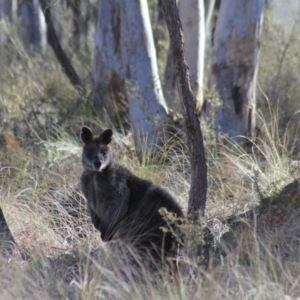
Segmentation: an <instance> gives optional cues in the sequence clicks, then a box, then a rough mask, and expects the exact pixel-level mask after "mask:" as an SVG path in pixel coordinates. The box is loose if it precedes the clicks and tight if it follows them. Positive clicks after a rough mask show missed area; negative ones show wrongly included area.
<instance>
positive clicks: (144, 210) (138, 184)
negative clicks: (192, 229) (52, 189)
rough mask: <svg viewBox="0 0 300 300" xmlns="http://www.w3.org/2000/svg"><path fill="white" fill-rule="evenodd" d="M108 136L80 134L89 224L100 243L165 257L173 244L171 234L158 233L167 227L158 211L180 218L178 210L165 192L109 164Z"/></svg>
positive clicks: (124, 169) (85, 131)
mask: <svg viewBox="0 0 300 300" xmlns="http://www.w3.org/2000/svg"><path fill="white" fill-rule="evenodd" d="M111 136H112V131H111V130H110V129H107V130H105V131H104V132H103V133H102V134H100V135H99V136H97V137H95V136H94V135H93V134H92V132H91V130H90V129H89V128H87V127H83V128H82V131H81V139H82V141H83V143H84V146H83V152H82V163H83V167H84V171H83V173H82V176H81V185H82V192H83V194H84V196H85V198H86V199H87V203H88V209H89V211H90V214H91V219H92V222H93V224H94V226H95V227H96V228H97V229H98V230H99V231H100V232H101V238H102V240H103V241H110V240H111V239H112V238H116V237H117V238H119V239H121V240H123V241H126V242H130V243H131V244H132V245H134V246H135V247H136V248H137V249H139V250H146V251H147V252H150V254H151V255H152V256H154V257H157V256H159V255H160V254H161V253H164V254H168V253H169V252H170V250H171V248H172V244H173V242H174V241H173V236H172V234H171V233H169V232H168V233H163V231H162V230H161V227H166V228H167V227H168V226H167V223H166V221H165V220H164V218H163V217H162V215H161V214H160V212H159V209H160V208H165V209H166V210H167V211H169V212H171V213H174V214H175V215H176V216H178V217H183V213H182V210H181V208H180V207H179V205H178V204H177V203H176V201H175V200H174V199H173V198H172V197H171V196H170V195H169V194H168V193H167V192H166V191H165V190H163V189H162V188H160V187H159V186H157V185H154V184H153V183H152V182H150V181H148V180H144V179H141V178H138V177H137V176H135V175H134V174H132V173H131V172H130V171H129V170H127V169H126V168H124V167H122V166H120V165H118V164H116V163H115V162H114V161H113V159H112V154H111V151H110V148H109V143H110V142H111Z"/></svg>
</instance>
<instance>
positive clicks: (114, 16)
mask: <svg viewBox="0 0 300 300" xmlns="http://www.w3.org/2000/svg"><path fill="white" fill-rule="evenodd" d="M121 47H122V45H121V27H120V5H119V2H118V0H102V1H101V2H100V6H99V10H98V21H97V27H96V42H95V52H94V65H93V75H92V78H93V94H94V101H95V104H96V105H97V106H99V107H102V108H104V110H105V111H106V113H107V115H108V116H109V118H110V119H111V120H116V116H117V115H118V105H117V104H116V101H117V97H118V94H122V93H125V85H124V82H125V71H124V67H123V61H122V53H121Z"/></svg>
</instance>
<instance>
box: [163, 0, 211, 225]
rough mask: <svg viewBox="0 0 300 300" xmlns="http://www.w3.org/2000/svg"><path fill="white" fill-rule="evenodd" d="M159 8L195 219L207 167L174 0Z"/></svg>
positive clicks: (201, 202)
mask: <svg viewBox="0 0 300 300" xmlns="http://www.w3.org/2000/svg"><path fill="white" fill-rule="evenodd" d="M163 10H164V13H165V18H166V23H167V27H168V30H169V35H170V43H171V48H172V51H173V59H174V65H175V70H176V77H177V80H178V83H179V85H178V87H179V94H180V97H181V99H182V101H183V104H184V105H183V109H184V111H183V113H184V118H185V125H186V134H187V139H188V147H189V151H190V163H191V189H190V195H189V203H188V216H189V217H190V218H191V219H192V220H194V221H196V220H197V218H198V211H199V210H202V211H204V209H205V204H206V194H207V167H206V160H205V152H204V145H203V138H202V132H201V128H200V122H199V119H198V116H197V113H196V103H195V100H194V97H193V94H192V90H191V84H190V77H189V69H188V66H187V63H186V60H185V56H184V43H183V32H182V26H181V22H180V19H179V14H178V9H177V6H176V0H163Z"/></svg>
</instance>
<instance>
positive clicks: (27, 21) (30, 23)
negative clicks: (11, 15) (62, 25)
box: [18, 0, 47, 52]
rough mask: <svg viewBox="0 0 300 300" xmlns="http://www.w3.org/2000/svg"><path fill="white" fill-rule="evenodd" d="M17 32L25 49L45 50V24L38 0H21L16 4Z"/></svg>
mask: <svg viewBox="0 0 300 300" xmlns="http://www.w3.org/2000/svg"><path fill="white" fill-rule="evenodd" d="M18 17H19V18H20V24H19V26H18V32H19V36H20V38H21V40H22V41H23V43H24V46H25V49H27V50H29V51H30V50H32V49H33V48H40V49H42V51H43V52H45V47H46V44H45V41H46V40H47V39H46V31H45V28H46V25H45V19H44V17H43V13H42V11H41V9H40V5H39V1H38V0H22V1H20V4H19V6H18Z"/></svg>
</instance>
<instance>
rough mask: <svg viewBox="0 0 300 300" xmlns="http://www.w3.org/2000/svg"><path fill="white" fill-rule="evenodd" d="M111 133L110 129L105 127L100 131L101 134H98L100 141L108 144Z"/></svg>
mask: <svg viewBox="0 0 300 300" xmlns="http://www.w3.org/2000/svg"><path fill="white" fill-rule="evenodd" d="M112 135H113V132H112V130H111V129H106V130H104V131H103V132H102V134H100V136H99V138H100V139H101V141H102V142H103V143H104V144H106V145H108V144H109V143H110V142H111V137H112Z"/></svg>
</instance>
